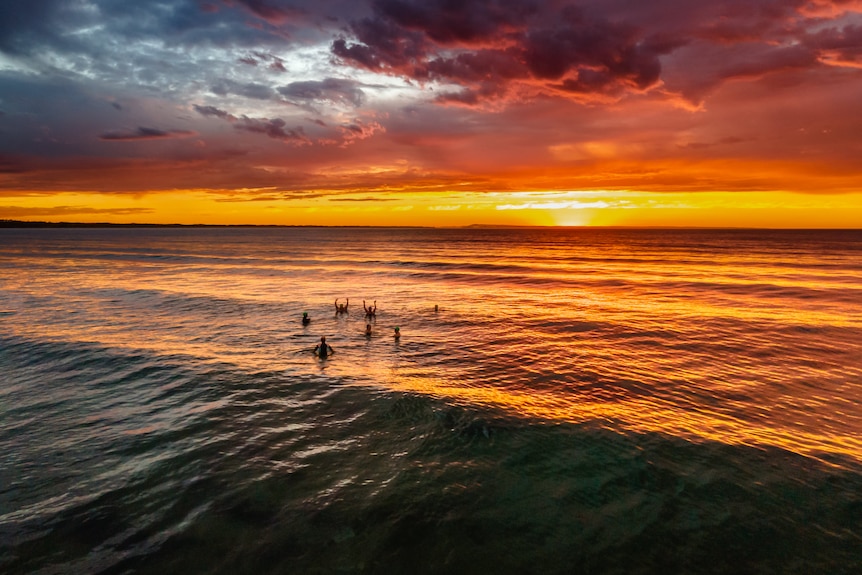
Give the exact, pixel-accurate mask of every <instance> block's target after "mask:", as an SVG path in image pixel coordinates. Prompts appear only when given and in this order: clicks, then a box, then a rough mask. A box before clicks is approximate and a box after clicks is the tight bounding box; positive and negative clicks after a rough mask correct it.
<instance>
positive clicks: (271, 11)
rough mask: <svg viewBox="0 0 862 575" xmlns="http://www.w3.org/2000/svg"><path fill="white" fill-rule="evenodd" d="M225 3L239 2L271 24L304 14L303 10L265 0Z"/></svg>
mask: <svg viewBox="0 0 862 575" xmlns="http://www.w3.org/2000/svg"><path fill="white" fill-rule="evenodd" d="M225 3H226V4H228V5H230V4H233V3H236V4H239V5H241V6H243V7H244V8H246V9H247V10H248V11H249V12H251V13H252V14H254V15H255V16H258V17H259V18H262V19H263V20H266V21H268V22H270V23H272V24H283V23H284V22H286V21H287V20H289V19H291V18H298V17H301V16H303V15H304V14H305V12H304V11H303V10H298V9H295V8H292V7H283V6H277V5H273V3H272V2H268V1H267V0H232V1H231V0H227V1H226V2H225Z"/></svg>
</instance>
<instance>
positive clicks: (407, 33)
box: [332, 0, 685, 104]
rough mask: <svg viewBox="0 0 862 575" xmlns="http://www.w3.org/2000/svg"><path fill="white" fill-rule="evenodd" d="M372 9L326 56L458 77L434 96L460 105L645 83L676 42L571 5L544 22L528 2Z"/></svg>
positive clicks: (424, 76)
mask: <svg viewBox="0 0 862 575" xmlns="http://www.w3.org/2000/svg"><path fill="white" fill-rule="evenodd" d="M374 7H375V14H374V16H373V17H370V18H365V19H362V20H360V21H358V22H354V23H353V24H352V25H351V28H350V30H351V32H352V33H353V35H354V37H355V38H356V42H349V41H348V40H347V39H346V38H339V39H337V40H335V41H334V42H333V44H332V52H333V54H334V55H335V56H337V57H339V58H341V59H342V60H343V61H345V62H348V63H351V64H353V65H356V66H359V67H363V68H367V69H369V70H373V71H382V72H386V73H390V74H394V75H400V76H404V77H407V78H410V79H412V80H417V81H423V82H424V81H428V80H436V81H440V82H444V83H455V84H460V85H461V86H462V90H461V91H456V92H451V91H450V92H447V93H446V94H444V96H442V97H441V98H440V99H441V100H443V101H460V102H461V103H465V104H474V103H478V102H480V101H481V99H482V98H494V97H501V96H503V95H505V94H506V93H507V88H508V85H509V84H512V83H531V84H533V85H540V86H544V88H545V89H546V90H551V91H553V90H562V91H570V92H575V91H579V92H589V93H591V92H608V91H610V90H612V89H617V90H621V89H625V88H629V89H637V90H644V89H647V88H649V87H651V86H653V85H655V84H656V83H657V82H658V81H659V79H660V75H661V61H660V56H663V55H666V54H669V53H672V52H673V51H674V50H675V49H677V48H678V47H679V46H681V45H683V44H684V43H685V42H684V40H682V39H679V38H672V37H670V36H668V35H667V34H663V35H656V36H655V37H653V36H650V35H648V34H646V33H645V32H644V31H643V30H641V29H640V28H638V27H636V26H633V25H625V24H619V23H612V22H610V21H608V20H605V19H603V18H601V17H598V16H595V15H591V16H587V15H585V13H584V12H582V11H580V10H577V9H575V8H572V7H567V8H564V9H563V10H561V11H560V12H559V14H557V17H556V18H555V21H554V22H551V21H549V19H548V18H547V17H546V16H547V14H543V13H541V11H540V10H539V4H538V3H536V2H498V1H496V0H470V1H468V2H457V3H456V2H449V1H447V0H434V1H431V2H418V1H414V2H408V1H405V0H380V1H378V2H375V3H374ZM546 8H547V6H546Z"/></svg>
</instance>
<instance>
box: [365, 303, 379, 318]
mask: <svg viewBox="0 0 862 575" xmlns="http://www.w3.org/2000/svg"><path fill="white" fill-rule="evenodd" d="M362 309H364V310H365V317H374V316H376V315H377V300H374V305H373V306H370V305H369V306H366V305H365V300H362Z"/></svg>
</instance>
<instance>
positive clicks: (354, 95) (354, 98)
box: [278, 78, 365, 107]
mask: <svg viewBox="0 0 862 575" xmlns="http://www.w3.org/2000/svg"><path fill="white" fill-rule="evenodd" d="M278 93H279V94H281V95H282V96H284V97H285V98H287V99H288V100H291V101H294V102H308V101H329V102H333V103H336V104H349V105H351V106H354V107H358V106H361V105H362V103H363V102H364V101H365V94H364V92H363V91H362V90H361V89H360V88H359V83H358V82H356V81H355V80H345V79H340V78H325V79H324V80H319V81H318V80H309V81H304V82H291V83H290V84H288V85H286V86H282V87H280V88H278Z"/></svg>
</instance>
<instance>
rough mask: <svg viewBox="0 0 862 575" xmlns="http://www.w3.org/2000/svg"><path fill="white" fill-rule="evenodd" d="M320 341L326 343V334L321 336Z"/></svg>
mask: <svg viewBox="0 0 862 575" xmlns="http://www.w3.org/2000/svg"><path fill="white" fill-rule="evenodd" d="M320 343H326V336H325V335H322V336H320Z"/></svg>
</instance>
